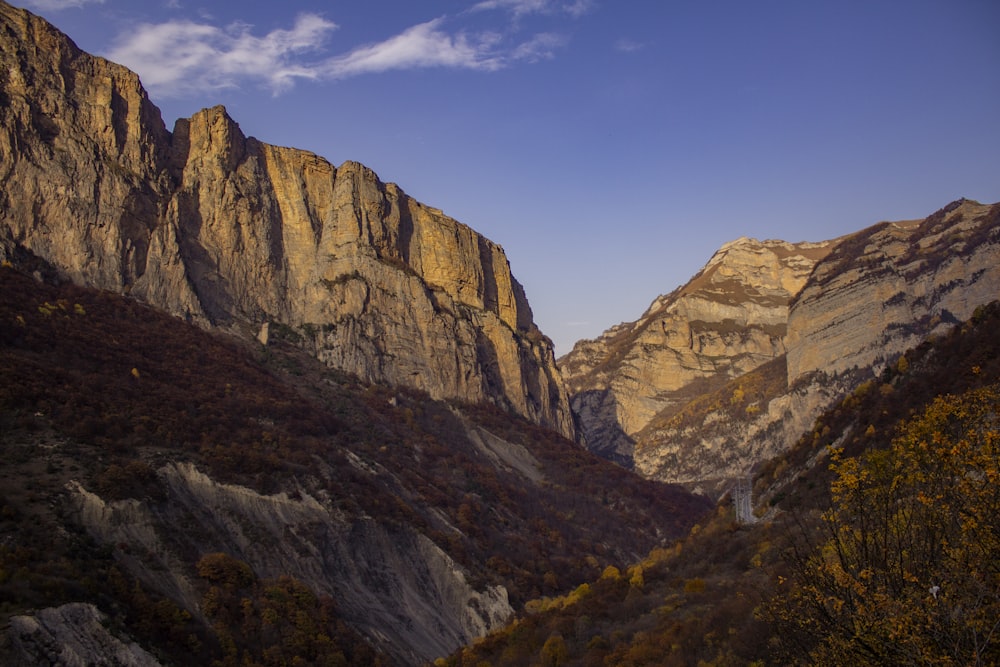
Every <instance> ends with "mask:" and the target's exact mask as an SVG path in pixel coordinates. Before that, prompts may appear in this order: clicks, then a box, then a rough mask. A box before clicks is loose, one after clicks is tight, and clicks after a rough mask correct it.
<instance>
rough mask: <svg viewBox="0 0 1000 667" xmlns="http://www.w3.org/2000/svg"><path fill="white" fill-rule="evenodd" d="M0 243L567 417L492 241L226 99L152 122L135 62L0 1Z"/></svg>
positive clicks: (456, 390)
mask: <svg viewBox="0 0 1000 667" xmlns="http://www.w3.org/2000/svg"><path fill="white" fill-rule="evenodd" d="M0 39H2V50H0V69H2V71H3V72H4V76H3V77H2V78H0V154H2V155H3V156H4V159H3V162H2V164H0V257H2V256H7V255H12V254H13V253H14V252H15V251H16V249H17V248H23V249H27V250H29V251H31V252H32V253H34V254H35V255H37V256H38V257H40V258H42V259H44V260H46V261H47V262H49V263H50V264H51V265H52V266H54V267H56V269H57V270H58V271H59V273H60V274H61V275H63V276H65V277H67V278H69V279H71V280H73V281H74V282H76V283H77V284H80V285H88V286H92V287H97V288H100V289H105V290H111V291H115V292H119V293H125V294H129V295H131V296H133V297H135V298H138V299H140V300H142V301H144V302H146V303H149V304H151V305H153V306H156V307H158V308H162V309H164V310H166V311H167V312H170V313H173V314H175V315H179V316H182V317H184V318H186V319H188V320H190V321H193V322H197V323H200V324H202V325H205V326H218V327H223V328H225V329H227V330H230V331H235V332H240V333H242V334H243V335H246V336H251V335H257V334H263V333H264V332H265V331H270V330H272V329H274V328H275V325H277V327H278V328H281V327H284V328H285V329H287V330H290V331H291V333H292V334H293V335H295V336H296V337H298V338H299V339H301V340H302V344H303V345H304V346H305V347H306V348H308V349H310V350H312V351H313V353H314V354H315V355H316V356H317V357H318V358H320V359H322V360H323V361H324V362H325V363H327V364H328V365H330V366H331V367H334V368H338V369H341V370H345V371H348V372H351V373H355V374H357V375H359V376H360V377H363V378H365V379H367V380H370V381H373V382H387V383H391V384H395V385H400V386H407V387H413V388H416V389H421V390H424V391H427V392H428V393H429V394H431V395H432V396H434V397H437V398H462V399H465V400H470V401H480V400H488V401H491V402H493V403H495V404H497V405H499V406H501V407H503V408H504V409H507V410H509V411H511V412H513V413H514V414H518V415H522V416H525V417H527V418H528V419H530V420H532V421H534V422H536V423H539V424H543V425H546V426H548V427H550V428H554V429H555V430H557V431H559V432H561V433H563V434H564V435H567V436H573V422H572V419H571V416H570V410H569V405H568V401H567V398H566V393H565V390H564V388H563V385H562V380H561V378H560V376H559V373H558V371H557V370H556V367H555V364H554V357H553V353H552V344H551V341H549V340H548V339H547V338H546V337H545V336H544V335H542V333H541V332H540V331H539V330H538V328H537V327H536V326H535V324H534V322H533V320H532V313H531V308H530V307H529V305H528V301H527V299H526V297H525V295H524V290H523V289H522V287H521V285H520V284H519V283H518V282H517V281H516V280H515V279H514V277H513V276H512V275H511V273H510V267H509V264H508V262H507V258H506V256H505V255H504V252H503V249H502V248H501V247H500V246H498V245H496V244H495V243H493V242H491V241H489V240H488V239H486V238H484V237H482V236H481V235H479V234H477V233H476V232H474V231H473V230H472V229H470V228H469V227H467V226H465V225H463V224H461V223H459V222H457V221H455V220H453V219H451V218H449V217H447V216H446V215H444V214H443V213H442V212H441V211H439V210H437V209H433V208H430V207H428V206H425V205H423V204H420V203H419V202H417V201H415V200H413V199H411V198H410V197H408V196H407V195H406V194H405V193H404V192H403V191H402V190H400V188H398V187H397V186H396V185H394V184H391V183H383V182H382V181H380V180H379V179H378V177H377V176H376V175H375V174H374V173H373V172H372V171H371V170H369V169H367V168H365V167H363V166H362V165H360V164H358V163H355V162H347V163H345V164H343V165H341V166H340V167H337V168H335V167H333V166H332V165H331V164H329V163H328V162H327V161H326V160H324V159H323V158H321V157H319V156H316V155H313V154H312V153H308V152H306V151H301V150H296V149H291V148H279V147H275V146H270V145H268V144H265V143H263V142H260V141H258V140H256V139H253V138H247V137H245V136H244V135H243V133H242V132H241V131H240V128H239V126H238V125H237V124H236V122H235V121H233V120H232V119H231V118H230V117H229V116H228V115H227V114H226V111H225V110H224V109H223V108H221V107H216V108H213V109H207V110H204V111H202V112H199V113H197V114H195V115H194V117H192V118H190V119H182V120H179V121H177V123H176V125H175V127H174V130H173V132H168V131H167V130H166V128H165V127H164V124H163V121H162V119H161V116H160V112H159V110H158V109H157V108H156V107H155V106H154V105H153V104H152V103H151V102H150V101H149V99H148V98H147V96H146V92H145V91H144V90H143V88H142V86H141V84H140V82H139V78H138V76H136V75H135V74H134V73H133V72H130V71H129V70H127V69H125V68H124V67H121V66H119V65H116V64H114V63H111V62H108V61H106V60H103V59H101V58H96V57H94V56H91V55H88V54H86V53H83V52H81V51H80V50H79V49H78V48H77V47H76V46H75V45H74V44H73V43H72V41H70V40H69V38H67V37H66V36H65V35H63V34H62V33H60V32H59V31H57V30H56V29H55V28H53V27H52V26H51V25H49V24H48V23H46V22H45V21H44V20H42V19H40V18H37V17H35V16H33V15H31V14H29V13H28V12H25V11H23V10H19V9H15V8H13V7H11V6H10V5H8V4H6V3H0Z"/></svg>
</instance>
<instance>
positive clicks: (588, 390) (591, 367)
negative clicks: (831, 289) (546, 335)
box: [559, 238, 832, 465]
mask: <svg viewBox="0 0 1000 667" xmlns="http://www.w3.org/2000/svg"><path fill="white" fill-rule="evenodd" d="M831 246H832V243H817V244H813V243H799V244H792V243H785V242H783V241H763V242H761V241H757V240H754V239H746V238H742V239H738V240H736V241H733V242H732V243H728V244H726V245H725V246H723V247H722V248H720V249H719V251H718V252H716V253H715V255H714V256H713V257H712V259H711V260H710V261H709V262H708V264H706V265H705V268H703V269H702V270H701V272H699V273H698V275H696V276H695V277H694V278H692V279H691V281H690V282H688V283H687V284H686V285H685V286H683V287H681V288H679V289H678V290H675V291H674V292H672V293H670V294H667V295H665V296H661V297H659V298H657V299H656V300H655V301H654V302H653V304H652V305H651V306H650V307H649V309H648V310H647V311H646V312H645V313H644V314H643V316H642V317H641V318H640V319H639V320H638V321H636V322H632V323H628V324H621V325H618V326H616V327H614V328H612V329H609V330H608V331H606V332H605V333H604V334H603V335H601V336H600V337H599V338H598V339H596V340H592V341H581V342H579V343H577V344H576V346H574V348H573V350H572V352H570V353H569V354H567V355H566V356H564V357H562V358H561V359H560V361H559V363H560V367H561V368H562V371H563V374H564V377H565V378H566V382H567V386H568V387H569V390H570V393H571V401H572V405H573V410H574V412H575V414H576V416H577V419H578V423H579V427H580V430H581V433H582V434H583V436H584V438H585V441H586V443H587V445H588V447H590V448H591V449H593V450H595V451H597V452H598V453H600V454H602V455H604V456H608V457H610V458H612V459H614V460H617V461H619V462H622V463H625V464H626V465H627V464H629V463H630V462H631V458H632V446H633V443H634V442H635V437H636V435H637V434H638V433H639V432H640V431H642V430H643V429H644V428H645V427H646V426H647V425H648V424H649V423H650V421H651V420H652V419H653V418H654V417H655V416H657V415H662V414H664V413H665V412H666V413H670V412H672V411H676V410H678V409H680V408H681V407H683V406H684V405H685V404H687V403H688V402H689V401H690V400H692V399H693V398H694V397H695V396H697V395H699V394H702V393H704V392H706V391H707V390H710V389H712V388H714V387H717V386H719V385H720V384H723V383H725V382H726V381H728V380H730V379H732V378H734V377H737V376H739V375H742V374H744V373H746V372H748V371H751V370H753V369H755V368H757V367H758V366H760V365H761V364H764V363H766V362H768V361H770V360H772V359H774V358H775V357H778V356H781V355H782V354H784V351H785V349H784V335H785V326H786V322H787V319H788V304H789V302H790V301H791V299H792V297H793V296H794V295H795V294H796V293H797V292H798V291H799V290H800V289H801V288H802V286H803V285H804V284H805V281H806V279H807V278H808V276H809V273H810V272H811V271H812V268H813V266H814V265H815V263H816V261H817V260H819V259H820V258H822V257H823V256H825V255H826V253H827V252H829V250H830V247H831Z"/></svg>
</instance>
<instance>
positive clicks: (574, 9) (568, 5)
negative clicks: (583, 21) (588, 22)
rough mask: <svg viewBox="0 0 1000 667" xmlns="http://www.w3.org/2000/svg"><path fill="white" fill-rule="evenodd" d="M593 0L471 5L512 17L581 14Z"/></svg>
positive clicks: (495, 0) (492, 0)
mask: <svg viewBox="0 0 1000 667" xmlns="http://www.w3.org/2000/svg"><path fill="white" fill-rule="evenodd" d="M595 4H596V3H595V2H594V0H571V1H567V0H482V2H477V3H476V4H475V5H473V6H472V11H486V10H492V9H499V10H505V11H508V12H510V13H511V14H513V15H514V18H520V17H522V16H528V15H530V14H559V13H565V14H569V15H570V16H583V15H584V14H586V13H587V12H589V11H590V10H591V9H593V8H594V6H595Z"/></svg>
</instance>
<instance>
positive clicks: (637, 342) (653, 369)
mask: <svg viewBox="0 0 1000 667" xmlns="http://www.w3.org/2000/svg"><path fill="white" fill-rule="evenodd" d="M998 295H1000V205H984V204H979V203H977V202H973V201H969V200H959V201H956V202H954V203H952V204H949V205H948V206H946V207H945V208H943V209H941V210H940V211H938V212H936V213H934V214H933V215H931V216H930V217H928V218H927V219H925V220H922V221H920V220H918V221H911V222H904V223H888V222H886V223H880V224H877V225H874V226H872V227H870V228H867V229H865V230H862V231H860V232H857V233H855V234H851V235H848V236H846V237H843V238H841V239H836V240H833V241H828V242H825V243H816V244H798V245H794V244H785V243H781V242H776V241H767V242H763V243H761V242H757V241H752V240H746V239H741V240H739V241H736V242H734V243H732V244H728V245H727V246H724V247H723V248H722V249H720V250H719V252H718V253H716V255H715V256H714V257H713V258H712V260H711V261H710V262H709V263H708V264H707V265H706V267H705V268H704V269H703V270H702V271H701V272H700V273H699V274H698V275H697V276H695V277H694V278H693V279H692V280H691V281H690V282H689V283H688V284H687V285H685V286H683V287H681V288H680V289H678V290H676V291H675V292H673V293H671V294H668V295H666V296H663V297H660V298H658V299H657V300H656V301H655V302H654V303H653V305H652V306H651V307H650V308H649V309H648V310H647V312H646V313H645V314H644V315H643V316H642V318H641V319H639V320H637V321H636V322H634V323H629V324H623V325H619V326H617V327H614V328H612V329H610V330H609V331H607V332H605V334H603V335H602V336H601V337H600V338H598V339H597V340H595V341H582V342H580V343H577V345H576V346H575V347H574V349H573V351H572V352H571V353H570V354H568V355H566V356H564V357H562V358H561V359H560V360H559V364H560V366H561V368H562V370H563V374H564V376H565V378H566V383H567V386H568V387H569V390H570V399H571V403H572V405H573V408H574V411H575V413H576V418H577V420H578V422H579V424H580V429H581V432H582V433H583V434H584V436H585V438H586V444H587V446H588V447H590V448H591V449H593V450H594V451H596V452H598V453H601V454H602V455H605V456H608V457H609V458H612V459H614V460H618V461H620V462H624V463H625V464H626V465H633V466H634V467H635V469H636V470H637V471H638V472H640V473H641V474H643V475H645V476H648V477H650V478H653V479H659V480H663V481H671V482H682V483H685V484H687V485H689V486H691V487H692V488H701V489H702V490H705V491H709V492H717V491H721V490H723V489H725V488H728V485H729V483H730V482H731V480H733V479H735V478H738V477H744V476H746V475H747V474H748V473H749V471H750V469H751V467H752V466H754V465H755V464H757V463H759V462H761V461H763V460H765V459H768V458H770V457H772V456H774V455H776V454H778V453H780V452H782V451H785V450H787V449H788V448H789V447H790V446H791V444H792V443H794V442H795V441H796V439H797V438H798V437H799V435H800V434H801V433H802V432H803V431H805V430H808V429H809V428H810V427H811V424H812V422H813V420H814V419H815V418H816V417H817V416H818V415H819V413H820V412H821V411H822V410H823V409H825V408H827V407H828V406H829V405H831V404H832V403H833V402H834V401H836V400H839V399H840V398H842V397H843V396H844V395H846V394H847V393H849V392H851V391H853V389H854V388H855V387H857V386H858V385H859V384H860V383H862V382H864V381H866V380H869V379H871V378H873V377H876V376H878V375H879V374H880V373H882V372H883V370H884V369H885V368H887V367H888V366H890V365H891V364H893V363H894V362H895V359H896V358H897V357H898V356H899V355H900V354H901V353H902V352H903V351H905V350H906V349H908V348H910V347H912V346H914V345H916V344H917V343H919V342H920V341H922V340H923V339H924V338H926V337H927V336H929V335H935V334H940V333H942V332H945V331H947V330H948V329H949V328H951V327H953V326H954V325H955V324H956V323H958V322H960V321H963V320H965V319H968V318H969V317H971V315H972V313H973V311H974V310H975V309H976V307H978V306H980V305H983V304H986V303H989V302H990V301H992V300H994V299H996V298H997V296H998Z"/></svg>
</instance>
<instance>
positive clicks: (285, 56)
mask: <svg viewBox="0 0 1000 667" xmlns="http://www.w3.org/2000/svg"><path fill="white" fill-rule="evenodd" d="M336 28H337V25H336V24H335V23H332V22H330V21H327V20H326V19H324V18H322V17H320V16H318V15H316V14H303V15H301V16H299V17H298V19H296V21H295V24H294V26H292V28H291V29H289V30H273V31H271V32H269V33H267V34H266V35H264V36H263V37H256V36H254V35H253V34H251V32H250V30H251V26H249V25H246V24H243V23H236V24H232V25H230V26H228V27H226V28H219V27H217V26H213V25H209V24H205V23H195V22H192V21H168V22H166V23H159V24H149V23H144V24H141V25H139V26H138V27H136V28H135V29H133V30H131V31H130V32H129V33H128V34H127V35H125V36H123V37H122V38H120V39H119V40H118V42H117V43H116V44H115V45H114V46H113V48H112V49H111V51H110V52H108V53H107V57H108V58H110V59H111V60H114V61H115V62H119V63H122V64H124V65H126V66H128V67H130V68H132V69H133V70H135V71H137V72H138V73H139V75H140V76H141V77H142V80H143V83H144V84H145V85H146V86H148V87H149V88H150V90H153V91H155V92H158V93H160V94H164V95H179V94H184V93H187V92H190V91H192V90H201V89H205V88H226V87H233V86H237V85H240V84H241V83H242V82H244V81H248V80H250V81H254V80H256V81H258V82H260V83H263V84H265V85H266V86H268V87H270V88H271V89H272V90H274V91H275V92H278V91H281V90H284V89H286V88H288V87H289V86H290V85H291V84H292V83H293V82H294V80H295V79H297V78H304V79H315V78H317V77H318V76H319V72H317V70H316V67H315V66H314V65H309V64H303V63H301V62H298V59H299V58H301V57H302V56H303V55H304V54H308V53H309V52H315V51H317V50H319V49H320V48H321V47H322V46H323V45H324V44H325V42H326V39H327V37H328V35H329V34H330V33H331V32H333V31H334V30H336Z"/></svg>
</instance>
